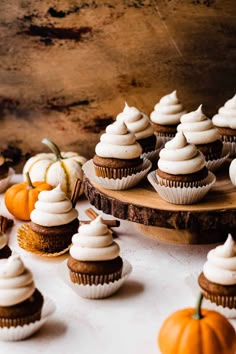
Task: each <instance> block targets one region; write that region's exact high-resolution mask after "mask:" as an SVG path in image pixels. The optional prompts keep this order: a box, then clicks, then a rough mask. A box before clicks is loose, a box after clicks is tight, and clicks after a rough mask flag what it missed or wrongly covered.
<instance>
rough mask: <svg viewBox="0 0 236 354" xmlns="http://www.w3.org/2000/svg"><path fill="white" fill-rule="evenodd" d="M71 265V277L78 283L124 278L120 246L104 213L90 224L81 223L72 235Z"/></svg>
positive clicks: (69, 265) (68, 264) (107, 281)
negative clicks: (103, 216) (104, 220)
mask: <svg viewBox="0 0 236 354" xmlns="http://www.w3.org/2000/svg"><path fill="white" fill-rule="evenodd" d="M67 266H68V268H69V273H70V279H71V281H72V282H73V283H76V284H83V285H99V284H100V285H102V284H109V283H110V282H114V281H116V280H119V279H120V278H121V273H122V267H123V261H122V258H121V257H120V247H119V245H118V244H117V243H116V242H115V241H114V240H113V238H112V232H111V231H110V230H109V229H108V227H107V226H106V225H105V224H103V223H102V220H101V217H100V216H98V217H97V218H96V219H95V220H94V221H92V222H91V223H90V224H85V225H81V226H80V228H79V232H78V233H76V234H75V235H74V236H73V237H72V246H71V248H70V256H69V259H68V261H67Z"/></svg>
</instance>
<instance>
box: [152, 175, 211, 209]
mask: <svg viewBox="0 0 236 354" xmlns="http://www.w3.org/2000/svg"><path fill="white" fill-rule="evenodd" d="M147 178H148V180H149V182H150V183H151V185H152V186H153V188H154V189H155V191H156V192H157V193H158V194H159V195H160V197H161V198H162V199H164V200H165V201H167V202H169V203H172V204H194V203H196V202H198V201H199V200H201V199H202V198H203V197H204V196H205V195H206V194H207V192H209V190H210V189H211V187H212V186H213V184H214V183H215V181H216V177H215V175H214V174H213V173H212V172H210V171H209V172H208V178H207V180H206V182H205V183H206V184H205V185H203V186H198V187H189V188H187V187H183V188H180V187H166V186H163V185H160V184H159V183H158V180H157V177H156V171H153V172H150V173H149V174H148V176H147Z"/></svg>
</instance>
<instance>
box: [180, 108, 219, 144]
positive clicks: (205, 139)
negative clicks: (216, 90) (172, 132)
mask: <svg viewBox="0 0 236 354" xmlns="http://www.w3.org/2000/svg"><path fill="white" fill-rule="evenodd" d="M180 121H181V124H179V125H178V127H177V131H182V132H183V133H184V135H185V136H186V139H187V141H188V142H189V143H191V144H195V145H199V144H208V143H212V142H214V141H216V140H217V139H220V134H219V132H218V130H217V129H216V128H215V127H214V125H213V123H212V121H211V119H209V118H207V117H206V116H205V114H203V112H202V105H200V106H199V107H198V109H197V110H196V111H193V112H190V113H187V114H184V115H183V116H182V117H181V119H180Z"/></svg>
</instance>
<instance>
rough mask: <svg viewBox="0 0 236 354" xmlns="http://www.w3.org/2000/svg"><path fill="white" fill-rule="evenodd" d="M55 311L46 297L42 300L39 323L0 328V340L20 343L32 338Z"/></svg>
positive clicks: (53, 305)
mask: <svg viewBox="0 0 236 354" xmlns="http://www.w3.org/2000/svg"><path fill="white" fill-rule="evenodd" d="M55 310H56V306H55V304H54V302H53V301H52V300H51V299H49V298H47V297H46V298H44V304H43V308H42V314H41V319H40V320H39V321H36V322H32V323H29V324H25V325H24V326H17V327H10V328H7V327H3V328H0V340H1V341H20V340H23V339H26V338H28V337H30V336H32V335H33V334H34V333H35V332H37V331H38V330H39V329H40V328H41V327H42V326H43V324H44V323H45V322H46V321H47V320H48V318H49V317H50V316H51V315H52V314H53V313H54V312H55Z"/></svg>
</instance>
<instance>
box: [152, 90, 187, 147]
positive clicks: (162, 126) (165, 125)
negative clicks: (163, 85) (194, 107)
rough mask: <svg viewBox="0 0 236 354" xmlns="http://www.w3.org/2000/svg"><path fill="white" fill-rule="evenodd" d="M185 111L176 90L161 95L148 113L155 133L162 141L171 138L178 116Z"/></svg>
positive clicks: (174, 131) (174, 132) (178, 119)
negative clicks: (152, 109)
mask: <svg viewBox="0 0 236 354" xmlns="http://www.w3.org/2000/svg"><path fill="white" fill-rule="evenodd" d="M185 113H186V110H185V109H184V108H183V105H182V104H181V103H180V102H179V100H178V97H177V93H176V91H173V92H172V93H170V94H168V95H166V96H164V97H162V98H161V99H160V101H159V102H158V103H157V104H156V105H155V107H154V111H153V112H152V113H151V115H150V119H151V122H152V123H153V127H154V130H155V132H156V135H157V136H158V137H161V138H162V140H163V141H164V142H166V141H168V140H170V139H172V138H173V137H174V136H175V134H176V132H177V126H178V124H179V123H180V118H181V116H182V115H183V114H185Z"/></svg>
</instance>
